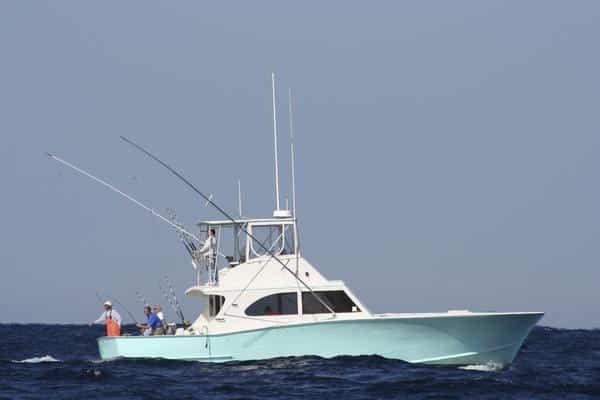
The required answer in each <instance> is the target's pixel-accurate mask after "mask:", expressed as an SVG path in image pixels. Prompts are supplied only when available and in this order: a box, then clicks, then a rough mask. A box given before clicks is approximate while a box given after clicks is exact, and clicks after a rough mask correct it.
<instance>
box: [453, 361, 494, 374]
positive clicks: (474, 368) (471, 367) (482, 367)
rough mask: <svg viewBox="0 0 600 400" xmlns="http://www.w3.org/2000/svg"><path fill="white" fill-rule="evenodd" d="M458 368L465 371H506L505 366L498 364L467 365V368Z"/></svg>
mask: <svg viewBox="0 0 600 400" xmlns="http://www.w3.org/2000/svg"><path fill="white" fill-rule="evenodd" d="M458 368H459V369H464V370H467V371H482V372H499V371H502V370H503V369H504V365H503V364H498V363H487V364H474V365H465V366H462V367H458Z"/></svg>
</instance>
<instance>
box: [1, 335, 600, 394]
mask: <svg viewBox="0 0 600 400" xmlns="http://www.w3.org/2000/svg"><path fill="white" fill-rule="evenodd" d="M129 329H131V327H130V328H129ZM102 332H103V330H102V327H93V328H89V327H87V326H81V325H0V398H2V399H5V398H6V399H95V398H98V399H111V400H112V399H142V398H143V399H162V400H166V399H273V398H281V399H288V398H289V399H305V400H306V399H338V400H342V399H343V400H346V399H392V398H398V399H503V398H506V399H600V330H597V329H596V330H565V329H554V328H545V327H536V328H535V329H534V330H533V332H532V333H531V335H530V337H529V338H528V340H527V342H526V343H525V344H524V346H523V348H522V349H521V352H520V354H519V355H518V357H517V359H516V360H515V363H514V364H513V365H511V366H509V367H507V368H499V366H495V365H470V366H464V367H460V368H459V367H438V366H424V365H411V364H407V363H404V362H401V361H396V360H388V359H384V358H380V357H374V356H366V357H337V358H334V359H323V358H319V357H300V358H279V359H273V360H266V361H249V362H230V363H223V364H211V363H199V362H175V361H166V360H120V361H108V362H102V361H100V360H99V355H98V350H97V347H96V337H98V336H100V335H101V334H102Z"/></svg>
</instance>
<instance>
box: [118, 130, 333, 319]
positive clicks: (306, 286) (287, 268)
mask: <svg viewBox="0 0 600 400" xmlns="http://www.w3.org/2000/svg"><path fill="white" fill-rule="evenodd" d="M121 140H123V141H124V142H126V143H128V144H130V145H131V146H133V147H135V148H136V149H138V150H139V151H141V152H142V153H144V154H145V155H146V156H148V157H150V158H151V159H153V160H154V161H156V162H158V163H159V164H161V165H162V166H163V167H165V168H166V169H167V170H169V171H170V172H171V173H172V174H173V175H175V176H176V177H178V178H179V179H180V180H181V181H183V182H184V183H185V184H186V185H187V186H188V187H189V188H191V189H192V190H193V191H194V192H195V193H196V194H198V195H199V196H200V197H202V198H203V199H204V200H206V204H207V205H208V204H210V205H212V206H213V207H214V208H215V209H216V210H217V211H219V212H220V213H221V214H222V215H223V216H225V217H226V218H227V219H228V220H230V221H231V222H233V223H234V224H236V221H235V219H234V218H233V217H232V216H231V215H229V213H228V212H227V211H225V210H223V209H222V208H221V207H219V206H218V205H217V204H215V202H213V201H212V198H211V197H212V196H211V197H208V196H206V195H205V194H204V193H203V192H201V191H200V190H199V189H198V188H196V186H194V185H193V184H192V183H191V182H190V181H188V180H187V179H186V178H185V177H183V175H181V174H180V173H179V172H177V171H176V170H175V169H173V168H172V167H171V166H169V165H168V164H167V163H165V162H164V161H162V160H161V159H160V158H158V157H156V156H155V155H153V154H152V153H150V152H149V151H148V150H146V149H145V148H143V147H142V146H140V145H139V144H137V143H135V142H133V141H132V140H130V139H128V138H126V137H125V136H121ZM240 228H241V229H242V230H243V231H244V233H245V234H246V235H248V237H249V238H250V239H252V240H254V241H255V242H257V243H258V244H259V245H260V247H262V249H263V250H265V251H266V252H267V253H268V254H269V255H270V256H271V257H273V259H275V260H276V261H277V262H278V263H279V264H280V265H281V266H282V267H283V268H284V269H285V270H286V271H288V272H289V273H290V274H291V275H292V276H294V278H295V279H296V280H297V281H298V282H300V283H301V284H302V285H303V286H304V287H305V288H306V289H308V290H309V292H310V293H311V294H312V295H313V296H314V297H315V299H316V300H317V301H318V302H319V303H321V305H322V306H324V307H325V308H326V309H327V310H329V311H330V312H331V313H332V314H333V316H334V317H335V315H336V314H335V311H334V310H333V309H332V308H331V307H330V306H329V305H328V304H327V303H326V302H325V301H323V300H322V299H321V297H319V296H318V295H317V294H316V293H315V292H314V291H313V290H312V288H311V287H310V286H309V285H308V284H307V283H306V282H304V280H302V279H301V278H300V277H299V276H298V275H297V274H295V273H294V271H292V270H291V269H290V268H289V267H288V266H287V265H286V264H285V263H284V262H283V261H281V259H279V257H277V256H276V255H275V254H274V253H273V252H271V251H270V250H269V249H268V248H267V247H266V246H265V245H264V244H262V243H261V242H260V241H259V240H257V239H256V238H255V237H254V236H253V235H252V234H251V233H250V232H248V230H246V229H245V228H243V227H240Z"/></svg>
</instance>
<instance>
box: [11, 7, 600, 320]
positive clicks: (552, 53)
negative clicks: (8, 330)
mask: <svg viewBox="0 0 600 400" xmlns="http://www.w3.org/2000/svg"><path fill="white" fill-rule="evenodd" d="M599 18H600V4H598V3H597V2H593V1H578V2H559V1H529V2H500V1H497V2H476V1H456V2H443V1H431V2H416V1H414V2H378V3H372V2H341V1H340V2H326V3H324V2H298V3H295V4H294V3H291V2H285V3H284V2H260V3H258V2H237V3H227V4H225V3H218V4H214V3H200V2H192V1H181V2H141V1H139V2H134V1H132V2H102V3H91V2H79V1H61V2H49V1H48V2H44V1H12V2H8V1H5V2H2V3H1V4H0V49H1V50H2V60H1V62H0V88H1V90H0V110H2V111H1V114H0V115H1V118H0V134H1V135H2V146H1V147H0V155H1V161H0V163H1V164H0V167H1V168H0V171H1V172H0V174H1V175H0V178H1V179H2V182H3V185H2V187H3V190H2V194H3V196H2V199H3V200H2V205H3V207H2V209H3V213H2V215H3V223H2V225H1V228H0V243H2V251H1V252H0V253H1V254H0V265H2V270H3V278H2V280H1V283H0V288H1V290H0V304H3V305H4V307H3V312H2V316H1V317H0V322H50V323H52V322H60V323H66V322H87V321H90V320H92V319H94V318H95V317H96V316H97V314H98V313H99V311H100V306H99V304H98V302H97V300H96V296H95V292H96V291H99V292H101V293H106V292H108V293H111V294H112V295H114V296H116V297H117V298H119V300H121V301H122V302H123V303H125V304H127V305H128V308H131V309H135V308H139V307H140V304H139V303H136V296H135V291H141V292H142V293H144V294H145V296H146V297H147V298H149V299H151V300H152V301H153V302H158V301H161V300H162V295H161V294H160V291H159V289H158V280H159V279H160V278H161V277H162V276H164V275H165V274H168V275H169V277H171V279H172V280H173V281H174V284H175V286H176V288H177V289H178V290H179V291H180V292H182V291H183V290H184V289H185V288H186V287H187V286H189V285H190V284H191V278H192V273H191V267H190V265H189V261H188V260H187V258H186V254H185V252H184V249H183V248H182V246H181V245H180V243H178V241H177V237H176V235H175V234H174V233H173V232H172V230H171V229H170V228H168V227H166V226H165V225H163V224H162V223H161V222H160V221H158V220H156V219H153V218H152V217H151V216H149V215H148V214H146V213H145V212H144V211H142V210H140V209H137V208H135V206H133V205H131V204H129V203H127V202H125V201H123V200H122V199H120V198H118V197H117V196H116V195H115V194H114V193H111V192H109V191H107V190H106V189H104V188H102V187H100V186H98V185H96V184H94V183H93V182H91V181H88V180H86V179H85V178H82V177H80V176H77V175H75V174H74V173H72V172H71V171H69V170H66V169H64V168H62V167H61V166H60V165H58V164H56V163H53V162H51V160H49V159H48V158H47V157H45V156H44V155H43V153H44V152H46V151H51V152H55V153H56V154H58V155H59V156H62V157H64V158H66V159H68V160H70V161H72V162H74V163H76V164H79V165H80V166H82V167H84V168H87V169H89V170H90V171H92V172H93V173H96V174H98V175H100V176H101V177H104V178H107V179H109V180H110V181H111V182H113V183H114V184H116V185H117V186H119V187H121V188H123V189H124V190H126V191H128V192H129V193H131V194H132V195H134V196H136V197H137V198H139V199H140V200H143V201H145V202H146V203H148V204H149V205H151V206H152V207H155V208H156V209H157V210H161V211H164V210H165V209H166V208H167V207H171V208H175V209H176V210H177V211H178V214H179V215H180V217H181V219H183V220H184V221H185V222H187V224H188V225H192V223H193V222H195V221H197V220H199V219H203V218H215V217H218V215H217V214H216V213H215V212H214V211H213V210H210V209H207V208H205V207H204V206H203V203H202V202H201V201H199V199H197V198H196V197H194V196H193V195H192V194H191V193H190V192H189V191H188V190H186V189H185V188H184V187H183V186H182V185H181V184H180V183H179V182H177V181H176V180H174V179H173V178H171V177H170V176H169V175H168V174H167V173H166V172H165V171H164V170H161V169H160V168H159V167H157V166H156V165H153V164H151V163H150V162H148V161H147V160H146V159H144V158H143V157H141V156H140V155H139V154H137V153H135V152H134V151H133V150H132V149H131V148H130V147H127V146H126V145H124V144H122V143H121V142H120V141H119V139H118V137H119V135H125V136H129V137H132V138H133V139H135V140H137V141H139V142H141V143H143V144H145V145H147V146H148V147H149V148H151V149H153V150H154V151H155V152H156V153H157V154H159V155H160V156H162V157H163V158H165V159H166V160H168V161H170V162H171V163H172V164H173V165H175V166H176V167H177V168H179V169H180V170H182V171H183V172H184V173H185V174H186V175H187V176H188V177H189V178H190V179H191V180H192V181H193V182H195V183H196V184H197V185H198V186H199V187H200V188H202V189H203V190H205V191H206V192H210V193H213V194H214V196H215V200H216V201H217V202H219V204H221V205H223V207H225V208H227V209H229V210H232V211H234V210H236V207H237V199H236V195H237V179H241V181H242V186H243V188H244V209H245V214H247V215H249V216H256V217H264V216H268V215H270V214H271V212H272V210H273V207H274V196H273V161H272V157H273V155H272V131H271V129H272V125H271V124H272V120H271V118H272V115H271V97H270V96H271V86H270V85H271V81H270V78H271V76H270V74H271V72H272V71H275V72H276V73H277V77H278V85H279V90H278V95H279V97H280V99H281V100H282V101H281V102H280V104H279V116H280V121H281V122H280V126H281V130H280V134H281V136H280V137H281V142H280V146H281V148H282V153H281V165H282V183H281V186H282V192H284V193H285V194H284V195H282V197H285V196H289V192H290V185H289V179H288V176H287V175H286V174H287V173H288V169H287V165H288V164H289V156H288V154H287V152H286V151H285V150H286V149H287V146H288V145H289V143H288V141H287V139H286V137H287V128H286V127H287V104H286V103H285V101H284V100H285V97H286V96H287V88H288V87H291V88H292V89H293V91H294V103H295V109H294V115H295V122H296V124H295V133H296V136H297V142H296V147H297V152H298V159H297V168H298V175H297V187H298V217H299V218H300V228H301V240H302V244H303V252H304V255H305V257H306V258H307V259H308V260H309V261H311V262H313V263H314V264H315V265H317V266H318V268H320V270H321V271H322V272H323V273H324V274H325V275H326V276H327V277H330V278H339V279H343V280H344V281H345V282H346V283H347V284H348V285H349V286H350V287H351V288H352V289H353V290H354V292H355V293H356V294H357V295H358V296H359V297H360V298H361V299H362V300H363V302H365V303H366V304H367V305H368V306H370V308H371V309H372V310H375V311H380V312H411V311H444V310H448V309H465V308H466V309H472V310H498V311H545V312H546V313H547V315H546V317H545V319H544V320H543V322H542V323H543V324H545V325H551V326H559V327H582V328H587V327H600V309H599V307H598V304H600V301H599V300H600V295H599V294H598V290H597V285H598V282H600V272H599V268H598V267H599V264H600V250H599V249H600V228H599V227H600V213H599V212H598V204H600V189H599V188H598V171H599V170H600V157H599V149H600V137H599V131H600V129H599V128H600V122H599V119H598V104H600V83H599V79H598V71H600V55H599V54H600V53H599V52H598V51H597V48H598V38H599V37H600V25H599V24H598V23H597V21H598V20H599ZM198 307H199V305H198V304H197V303H196V301H195V300H194V299H185V300H184V309H185V310H186V311H187V313H188V315H189V316H190V317H191V316H192V315H193V314H195V313H196V312H197V311H198Z"/></svg>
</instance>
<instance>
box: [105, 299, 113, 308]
mask: <svg viewBox="0 0 600 400" xmlns="http://www.w3.org/2000/svg"><path fill="white" fill-rule="evenodd" d="M104 305H105V306H109V307H112V303H111V302H110V301H108V300H107V301H105V302H104Z"/></svg>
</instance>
